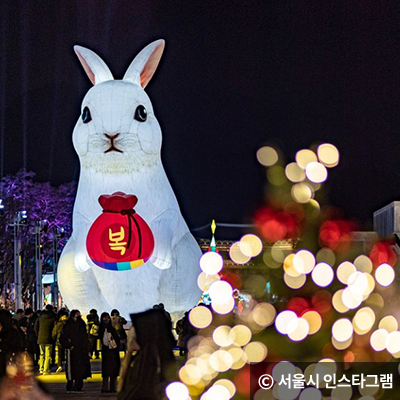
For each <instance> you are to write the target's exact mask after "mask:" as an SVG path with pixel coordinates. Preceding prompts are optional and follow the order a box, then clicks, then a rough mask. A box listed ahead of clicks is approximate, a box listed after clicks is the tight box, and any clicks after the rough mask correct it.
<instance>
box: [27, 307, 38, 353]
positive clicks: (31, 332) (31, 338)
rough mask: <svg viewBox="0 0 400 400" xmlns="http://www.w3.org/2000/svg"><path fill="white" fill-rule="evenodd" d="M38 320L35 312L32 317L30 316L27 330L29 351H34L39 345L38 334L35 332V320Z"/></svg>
mask: <svg viewBox="0 0 400 400" xmlns="http://www.w3.org/2000/svg"><path fill="white" fill-rule="evenodd" d="M36 321H37V317H36V316H35V314H33V316H32V317H31V318H28V330H27V335H28V338H27V346H28V351H32V353H33V352H34V349H36V346H37V334H36V332H35V322H36Z"/></svg>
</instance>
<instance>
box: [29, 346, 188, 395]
mask: <svg viewBox="0 0 400 400" xmlns="http://www.w3.org/2000/svg"><path fill="white" fill-rule="evenodd" d="M122 354H123V353H121V356H122ZM174 354H175V357H176V360H177V363H178V365H179V364H183V363H184V358H183V357H179V355H178V354H179V353H178V352H177V351H174ZM121 361H122V359H121ZM90 364H91V369H92V377H91V378H90V379H87V380H85V383H84V385H83V390H84V391H85V393H67V392H66V390H65V385H66V383H67V381H66V379H65V372H61V373H58V374H56V373H51V374H49V375H39V376H37V379H38V380H39V382H40V383H41V385H43V386H44V387H45V388H46V390H48V391H49V392H50V393H51V395H52V396H53V398H54V400H79V399H89V398H90V399H91V400H99V399H107V400H116V399H117V396H116V394H115V393H114V394H112V393H101V381H102V379H101V361H100V360H92V361H91V363H90ZM53 369H54V368H53Z"/></svg>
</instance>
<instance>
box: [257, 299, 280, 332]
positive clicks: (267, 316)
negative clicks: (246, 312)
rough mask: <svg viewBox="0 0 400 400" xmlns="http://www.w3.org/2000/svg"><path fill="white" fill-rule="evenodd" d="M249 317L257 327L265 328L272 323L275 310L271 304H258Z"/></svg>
mask: <svg viewBox="0 0 400 400" xmlns="http://www.w3.org/2000/svg"><path fill="white" fill-rule="evenodd" d="M251 316H252V318H253V320H254V322H255V323H256V324H257V325H259V326H260V327H262V328H266V327H268V326H270V325H272V324H273V323H274V320H275V317H276V310H275V307H274V306H273V305H272V304H269V303H260V304H257V305H256V306H255V307H254V309H253V311H252V313H251Z"/></svg>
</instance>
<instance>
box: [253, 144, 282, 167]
mask: <svg viewBox="0 0 400 400" xmlns="http://www.w3.org/2000/svg"><path fill="white" fill-rule="evenodd" d="M278 159H279V157H278V153H277V151H276V150H275V149H274V148H273V147H270V146H264V147H261V148H260V149H258V151H257V160H258V162H259V163H260V164H261V165H264V166H265V167H270V166H272V165H274V164H276V163H277V161H278Z"/></svg>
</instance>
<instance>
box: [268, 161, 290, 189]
mask: <svg viewBox="0 0 400 400" xmlns="http://www.w3.org/2000/svg"><path fill="white" fill-rule="evenodd" d="M267 179H268V181H269V182H270V183H272V184H273V185H274V186H282V185H284V184H285V183H286V182H287V181H286V175H285V170H284V169H283V168H282V167H281V166H280V165H274V166H273V167H270V168H268V170H267Z"/></svg>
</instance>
